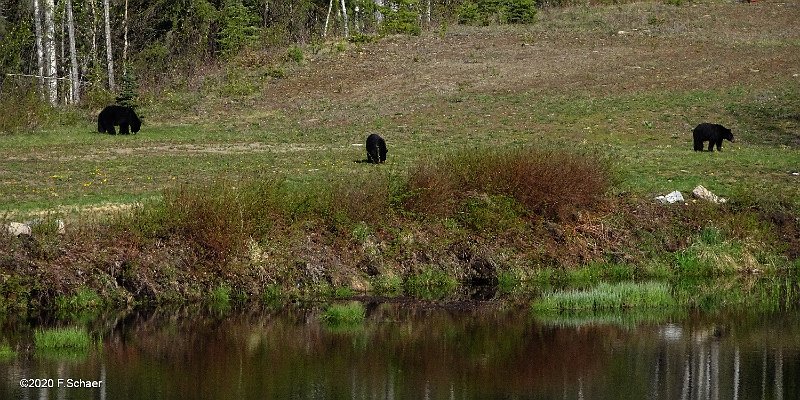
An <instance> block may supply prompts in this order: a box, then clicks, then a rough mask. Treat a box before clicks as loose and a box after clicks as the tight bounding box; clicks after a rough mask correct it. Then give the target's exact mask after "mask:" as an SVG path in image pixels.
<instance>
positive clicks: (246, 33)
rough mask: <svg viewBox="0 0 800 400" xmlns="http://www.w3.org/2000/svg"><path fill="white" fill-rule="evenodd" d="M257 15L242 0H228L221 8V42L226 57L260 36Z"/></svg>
mask: <svg viewBox="0 0 800 400" xmlns="http://www.w3.org/2000/svg"><path fill="white" fill-rule="evenodd" d="M255 21H256V17H255V16H254V15H253V14H251V13H250V10H248V9H247V7H245V6H244V4H242V2H241V0H228V1H226V2H225V6H224V7H223V8H222V10H221V15H220V18H219V24H220V25H221V27H220V30H219V37H218V40H219V44H220V49H221V53H222V55H223V56H224V57H230V56H233V55H235V54H236V53H237V52H238V51H239V50H240V49H241V48H243V47H245V46H247V45H249V44H250V43H252V42H253V41H254V40H255V39H256V38H257V37H258V28H257V27H256V26H255Z"/></svg>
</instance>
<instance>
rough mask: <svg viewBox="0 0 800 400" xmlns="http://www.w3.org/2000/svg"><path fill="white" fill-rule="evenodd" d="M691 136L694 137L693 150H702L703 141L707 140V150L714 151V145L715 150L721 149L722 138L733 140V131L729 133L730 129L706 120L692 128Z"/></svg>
mask: <svg viewBox="0 0 800 400" xmlns="http://www.w3.org/2000/svg"><path fill="white" fill-rule="evenodd" d="M692 136H693V137H694V151H703V142H708V151H714V146H715V145H716V146H717V151H722V140H723V139H727V140H728V141H729V142H733V133H731V130H730V129H728V128H726V127H724V126H722V125H719V124H709V123H707V122H704V123H702V124H700V125H697V127H696V128H694V130H692Z"/></svg>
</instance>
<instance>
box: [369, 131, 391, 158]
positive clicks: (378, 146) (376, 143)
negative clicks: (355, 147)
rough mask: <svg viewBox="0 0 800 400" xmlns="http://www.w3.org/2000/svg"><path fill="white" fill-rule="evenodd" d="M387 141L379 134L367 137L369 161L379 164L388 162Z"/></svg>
mask: <svg viewBox="0 0 800 400" xmlns="http://www.w3.org/2000/svg"><path fill="white" fill-rule="evenodd" d="M387 152H388V151H387V150H386V141H385V140H383V138H382V137H380V136H378V134H375V133H373V134H371V135H369V136H367V161H369V162H371V163H373V164H377V163H382V162H384V161H386V153H387Z"/></svg>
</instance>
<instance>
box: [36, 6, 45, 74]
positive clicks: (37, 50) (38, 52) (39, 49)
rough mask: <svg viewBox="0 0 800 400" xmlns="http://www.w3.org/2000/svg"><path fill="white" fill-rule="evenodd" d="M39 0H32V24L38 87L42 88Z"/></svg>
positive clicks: (42, 66) (42, 51)
mask: <svg viewBox="0 0 800 400" xmlns="http://www.w3.org/2000/svg"><path fill="white" fill-rule="evenodd" d="M39 18H41V12H40V11H39V0H33V25H34V27H35V32H36V61H37V63H38V64H37V65H38V67H39V89H44V64H45V62H44V49H43V48H42V21H41V20H40V19H39Z"/></svg>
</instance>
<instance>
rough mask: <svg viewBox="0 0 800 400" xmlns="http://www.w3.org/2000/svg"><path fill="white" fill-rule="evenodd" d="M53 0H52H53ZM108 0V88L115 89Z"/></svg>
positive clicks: (105, 8) (105, 3)
mask: <svg viewBox="0 0 800 400" xmlns="http://www.w3.org/2000/svg"><path fill="white" fill-rule="evenodd" d="M51 1H52V0H51ZM108 7H109V6H108V0H103V19H104V20H105V28H106V64H107V65H108V90H110V91H112V92H113V91H114V90H115V88H114V56H113V53H112V51H111V21H110V17H109V11H108Z"/></svg>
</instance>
